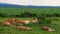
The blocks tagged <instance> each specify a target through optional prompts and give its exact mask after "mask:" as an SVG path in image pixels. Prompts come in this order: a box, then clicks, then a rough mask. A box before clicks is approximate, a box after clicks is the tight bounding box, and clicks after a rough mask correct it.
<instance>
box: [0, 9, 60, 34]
mask: <svg viewBox="0 0 60 34" xmlns="http://www.w3.org/2000/svg"><path fill="white" fill-rule="evenodd" d="M9 17H15V18H18V19H30V17H37V18H38V19H39V25H40V24H45V25H48V26H50V27H51V28H54V29H56V32H48V31H45V30H41V29H40V26H38V25H34V24H28V25H24V26H26V27H31V28H33V29H32V30H31V31H25V30H19V29H14V28H11V27H10V26H6V27H3V26H2V25H1V24H0V34H60V8H0V21H3V20H6V19H8V18H9ZM21 17H29V18H21Z"/></svg>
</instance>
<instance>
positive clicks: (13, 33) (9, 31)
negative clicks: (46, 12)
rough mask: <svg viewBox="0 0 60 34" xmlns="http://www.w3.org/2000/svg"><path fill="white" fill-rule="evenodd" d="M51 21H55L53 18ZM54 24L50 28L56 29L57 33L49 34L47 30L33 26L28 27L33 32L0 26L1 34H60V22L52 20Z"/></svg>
mask: <svg viewBox="0 0 60 34" xmlns="http://www.w3.org/2000/svg"><path fill="white" fill-rule="evenodd" d="M6 19H8V18H0V21H3V20H6ZM19 19H27V18H19ZM29 19H30V18H29ZM49 19H53V18H49ZM59 19H60V18H59ZM52 22H53V23H52V24H50V25H49V26H50V27H51V28H54V29H55V30H56V32H48V31H45V30H41V29H40V27H39V26H37V25H33V24H29V25H26V27H31V28H33V29H32V30H31V31H26V30H19V29H14V28H12V27H10V26H6V27H3V26H1V24H0V34H2V33H3V34H60V21H54V20H52Z"/></svg>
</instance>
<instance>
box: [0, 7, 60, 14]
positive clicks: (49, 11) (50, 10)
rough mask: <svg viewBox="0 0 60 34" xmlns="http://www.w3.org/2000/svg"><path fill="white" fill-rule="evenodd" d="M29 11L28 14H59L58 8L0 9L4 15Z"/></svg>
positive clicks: (59, 9)
mask: <svg viewBox="0 0 60 34" xmlns="http://www.w3.org/2000/svg"><path fill="white" fill-rule="evenodd" d="M24 11H29V12H30V13H37V14H41V13H46V14H52V13H58V14H60V8H0V12H2V13H6V14H8V15H9V14H20V13H21V12H24Z"/></svg>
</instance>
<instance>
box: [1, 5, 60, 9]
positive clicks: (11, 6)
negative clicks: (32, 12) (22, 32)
mask: <svg viewBox="0 0 60 34" xmlns="http://www.w3.org/2000/svg"><path fill="white" fill-rule="evenodd" d="M0 8H60V6H33V5H27V6H24V5H13V4H0Z"/></svg>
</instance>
